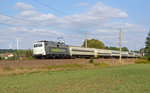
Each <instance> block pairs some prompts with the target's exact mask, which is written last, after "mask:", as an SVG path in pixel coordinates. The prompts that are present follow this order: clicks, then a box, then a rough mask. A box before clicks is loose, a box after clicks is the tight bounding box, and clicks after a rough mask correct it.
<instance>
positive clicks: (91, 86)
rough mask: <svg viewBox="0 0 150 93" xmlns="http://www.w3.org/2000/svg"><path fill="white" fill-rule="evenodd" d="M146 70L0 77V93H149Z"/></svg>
mask: <svg viewBox="0 0 150 93" xmlns="http://www.w3.org/2000/svg"><path fill="white" fill-rule="evenodd" d="M93 65H94V64H93ZM96 65H97V64H96ZM98 65H99V64H98ZM149 66H150V64H132V65H126V66H117V67H111V68H103V69H84V70H72V71H55V72H51V71H50V72H49V71H47V72H40V73H26V74H22V75H15V76H14V75H11V76H3V77H0V82H1V83H0V92H1V93H150V88H149V86H150V78H149V77H150V68H149ZM75 67H76V66H75Z"/></svg>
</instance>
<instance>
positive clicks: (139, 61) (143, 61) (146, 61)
mask: <svg viewBox="0 0 150 93" xmlns="http://www.w3.org/2000/svg"><path fill="white" fill-rule="evenodd" d="M135 63H136V64H150V61H148V60H136V61H135Z"/></svg>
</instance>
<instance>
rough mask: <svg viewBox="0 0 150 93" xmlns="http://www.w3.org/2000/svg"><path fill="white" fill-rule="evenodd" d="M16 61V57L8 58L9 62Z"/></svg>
mask: <svg viewBox="0 0 150 93" xmlns="http://www.w3.org/2000/svg"><path fill="white" fill-rule="evenodd" d="M15 59H16V57H15V56H13V57H8V60H15Z"/></svg>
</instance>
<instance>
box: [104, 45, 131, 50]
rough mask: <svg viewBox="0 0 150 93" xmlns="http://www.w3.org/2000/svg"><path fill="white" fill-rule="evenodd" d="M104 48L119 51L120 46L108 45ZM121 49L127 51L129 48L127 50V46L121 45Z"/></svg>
mask: <svg viewBox="0 0 150 93" xmlns="http://www.w3.org/2000/svg"><path fill="white" fill-rule="evenodd" d="M106 49H108V50H117V51H119V49H120V48H117V47H112V46H110V47H106ZM121 51H129V50H128V48H127V47H122V48H121Z"/></svg>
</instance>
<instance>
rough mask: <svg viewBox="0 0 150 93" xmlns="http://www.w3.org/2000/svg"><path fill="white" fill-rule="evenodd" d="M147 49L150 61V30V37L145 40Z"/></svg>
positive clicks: (149, 35) (149, 34)
mask: <svg viewBox="0 0 150 93" xmlns="http://www.w3.org/2000/svg"><path fill="white" fill-rule="evenodd" d="M145 45H146V47H145V50H146V56H147V57H148V60H149V61H150V31H149V33H148V37H147V38H146V42H145Z"/></svg>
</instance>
